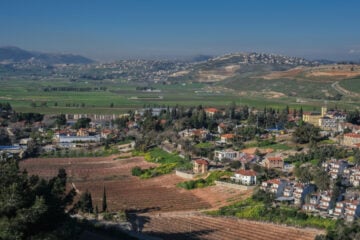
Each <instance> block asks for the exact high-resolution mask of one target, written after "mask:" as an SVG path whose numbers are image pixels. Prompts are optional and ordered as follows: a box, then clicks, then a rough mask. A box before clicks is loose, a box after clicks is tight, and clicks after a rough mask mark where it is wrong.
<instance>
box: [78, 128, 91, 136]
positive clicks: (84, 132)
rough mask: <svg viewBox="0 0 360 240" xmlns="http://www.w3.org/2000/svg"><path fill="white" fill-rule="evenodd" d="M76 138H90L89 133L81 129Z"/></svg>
mask: <svg viewBox="0 0 360 240" xmlns="http://www.w3.org/2000/svg"><path fill="white" fill-rule="evenodd" d="M76 136H78V137H87V136H89V131H88V130H87V129H86V128H80V129H79V130H77V132H76Z"/></svg>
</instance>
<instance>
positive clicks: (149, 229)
mask: <svg viewBox="0 0 360 240" xmlns="http://www.w3.org/2000/svg"><path fill="white" fill-rule="evenodd" d="M139 222H140V223H141V226H140V229H141V230H142V232H143V233H146V234H149V235H154V236H157V237H160V238H161V239H169V240H170V239H171V240H176V239H179V240H180V239H214V240H218V239H222V240H231V239H234V240H235V239H244V240H253V239H256V240H278V239H286V240H310V239H311V240H313V239H314V238H315V236H316V235H318V234H323V233H324V232H323V231H321V230H315V229H299V228H294V227H286V226H283V225H275V224H271V223H263V222H254V221H247V220H241V219H235V218H224V217H209V216H205V215H202V214H198V213H196V214H194V213H175V214H173V213H168V214H167V213H165V214H161V215H154V214H143V215H140V216H139Z"/></svg>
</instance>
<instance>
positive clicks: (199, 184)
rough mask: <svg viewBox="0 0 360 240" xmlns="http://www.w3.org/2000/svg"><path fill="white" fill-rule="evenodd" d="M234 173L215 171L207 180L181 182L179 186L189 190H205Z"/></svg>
mask: <svg viewBox="0 0 360 240" xmlns="http://www.w3.org/2000/svg"><path fill="white" fill-rule="evenodd" d="M232 174H233V173H231V172H228V171H213V172H211V173H210V175H209V176H208V177H207V178H205V179H202V178H201V179H197V180H190V181H185V182H180V183H178V184H177V186H178V187H181V188H185V189H187V190H191V189H195V188H203V187H208V186H212V185H214V182H215V181H216V180H219V179H220V178H221V177H223V176H231V175H232Z"/></svg>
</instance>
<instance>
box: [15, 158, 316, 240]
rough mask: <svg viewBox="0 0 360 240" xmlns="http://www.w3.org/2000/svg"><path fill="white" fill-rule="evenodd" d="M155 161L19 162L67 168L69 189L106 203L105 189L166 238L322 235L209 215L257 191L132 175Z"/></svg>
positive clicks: (138, 222)
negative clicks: (183, 185) (185, 184)
mask: <svg viewBox="0 0 360 240" xmlns="http://www.w3.org/2000/svg"><path fill="white" fill-rule="evenodd" d="M154 165H155V164H153V163H149V162H146V161H144V159H143V158H141V157H136V158H129V159H122V160H118V159H117V158H116V156H110V157H103V158H54V159H45V158H38V159H36V158H34V159H27V160H25V161H21V162H20V167H21V168H22V169H27V171H28V172H29V174H38V175H40V176H42V177H45V178H51V177H52V176H55V175H56V174H57V171H58V169H59V168H65V169H66V171H67V173H68V177H69V187H70V186H71V185H73V186H76V189H77V190H78V191H79V192H80V193H81V192H84V191H86V190H89V191H90V192H91V194H92V198H93V202H94V205H98V206H101V200H102V194H103V187H104V186H105V187H106V192H107V203H108V209H109V210H110V211H118V210H125V209H126V210H133V211H130V212H131V214H130V215H129V216H130V218H129V220H130V222H131V224H132V226H133V230H140V231H141V232H143V233H145V234H147V235H151V236H154V237H159V238H161V239H222V240H223V239H224V240H226V239H260V240H261V239H266V240H275V239H286V240H297V239H302V240H303V239H304V240H310V239H314V237H315V235H316V234H319V233H321V231H319V230H314V229H298V228H293V227H286V226H279V225H274V224H268V223H259V222H253V221H247V220H239V219H234V218H223V217H210V216H206V215H203V214H201V213H200V211H199V210H204V209H217V208H219V207H222V206H225V205H228V204H231V203H233V202H235V201H239V200H242V199H245V198H247V197H249V196H251V194H252V191H251V190H248V191H240V190H234V189H227V188H223V187H220V186H211V187H207V188H202V189H194V190H190V191H189V190H185V189H181V188H178V187H176V184H177V183H179V182H181V181H184V179H182V178H180V177H178V176H176V175H175V174H167V175H163V176H160V177H155V178H151V179H146V180H141V179H139V178H138V177H134V176H132V175H131V169H132V168H133V167H134V166H140V167H141V168H147V167H150V166H154Z"/></svg>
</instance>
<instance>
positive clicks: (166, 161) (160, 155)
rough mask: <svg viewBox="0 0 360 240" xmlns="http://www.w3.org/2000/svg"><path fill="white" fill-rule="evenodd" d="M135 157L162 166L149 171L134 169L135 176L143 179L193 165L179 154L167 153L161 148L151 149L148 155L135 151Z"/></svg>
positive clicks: (189, 167)
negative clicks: (141, 157)
mask: <svg viewBox="0 0 360 240" xmlns="http://www.w3.org/2000/svg"><path fill="white" fill-rule="evenodd" d="M133 156H144V158H145V160H146V161H148V162H153V163H158V164H160V165H159V166H157V167H152V168H149V169H141V168H140V167H135V168H133V169H132V173H133V175H134V176H139V177H140V178H142V179H147V178H151V177H156V176H160V175H163V174H168V173H171V172H172V171H174V170H175V169H176V168H181V169H191V168H192V164H191V162H190V161H189V160H186V159H183V158H181V157H179V156H178V155H177V154H171V153H168V152H165V151H164V150H162V149H160V148H154V149H151V150H150V151H148V152H146V153H143V152H138V151H133Z"/></svg>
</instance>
